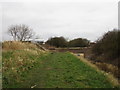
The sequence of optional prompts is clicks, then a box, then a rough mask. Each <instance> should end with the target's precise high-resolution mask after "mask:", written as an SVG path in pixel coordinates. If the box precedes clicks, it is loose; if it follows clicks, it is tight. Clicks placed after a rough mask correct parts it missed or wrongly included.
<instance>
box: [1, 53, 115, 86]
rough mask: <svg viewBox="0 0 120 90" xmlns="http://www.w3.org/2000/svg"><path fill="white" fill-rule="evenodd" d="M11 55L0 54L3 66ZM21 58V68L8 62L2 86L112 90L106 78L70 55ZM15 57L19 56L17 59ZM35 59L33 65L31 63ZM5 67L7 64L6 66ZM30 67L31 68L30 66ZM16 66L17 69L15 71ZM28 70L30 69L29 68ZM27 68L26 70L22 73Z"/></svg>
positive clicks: (41, 55) (29, 55) (26, 56)
mask: <svg viewBox="0 0 120 90" xmlns="http://www.w3.org/2000/svg"><path fill="white" fill-rule="evenodd" d="M16 52H17V51H14V52H5V53H3V63H5V62H6V63H7V61H9V60H10V58H12V60H13V61H14V60H15V58H16V57H15V56H13V55H14V53H16ZM18 52H19V53H18V54H19V55H21V54H20V53H24V54H25V56H24V55H23V56H21V57H22V58H24V59H25V60H27V59H29V60H27V61H25V62H24V63H25V64H24V65H22V66H21V67H18V65H17V66H15V63H16V62H14V63H9V64H8V65H9V68H8V69H7V71H4V72H3V87H7V88H11V87H12V88H18V87H19V88H30V87H32V86H34V87H35V88H113V87H114V86H113V85H112V84H111V83H110V82H109V81H108V79H107V77H106V76H105V75H104V74H103V73H101V72H97V71H96V70H95V69H94V68H92V67H90V66H88V65H87V64H85V63H83V62H82V61H80V60H79V59H78V58H77V57H75V56H74V55H72V54H70V53H68V52H67V53H59V52H55V53H48V54H45V55H43V54H38V55H36V54H32V55H31V54H28V53H27V52H23V51H18ZM17 57H18V56H17ZM32 60H34V61H35V62H32V63H31V62H30V61H32ZM5 65H6V64H5ZM13 66H15V67H16V69H17V70H18V71H19V70H21V71H20V72H21V74H20V73H19V72H16V73H15V72H14V69H13V70H12V69H11V67H13ZM31 66H33V67H31ZM17 67H18V68H17ZM28 67H31V68H30V69H28ZM23 68H26V70H25V71H22V69H23Z"/></svg>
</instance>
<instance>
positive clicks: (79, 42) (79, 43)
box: [68, 38, 90, 47]
mask: <svg viewBox="0 0 120 90" xmlns="http://www.w3.org/2000/svg"><path fill="white" fill-rule="evenodd" d="M89 43H90V41H89V40H87V39H83V38H77V39H74V40H71V41H69V43H68V46H69V47H87V46H89Z"/></svg>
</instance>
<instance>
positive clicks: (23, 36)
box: [8, 24, 34, 41]
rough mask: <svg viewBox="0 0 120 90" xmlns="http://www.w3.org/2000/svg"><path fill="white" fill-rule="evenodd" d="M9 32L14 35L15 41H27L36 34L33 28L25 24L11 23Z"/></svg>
mask: <svg viewBox="0 0 120 90" xmlns="http://www.w3.org/2000/svg"><path fill="white" fill-rule="evenodd" d="M8 33H9V34H10V35H11V36H12V37H13V39H14V40H15V41H17V40H18V41H25V40H28V39H30V38H31V37H32V36H33V35H34V34H33V32H32V29H31V28H29V27H28V26H26V25H24V24H22V25H11V26H10V27H9V29H8Z"/></svg>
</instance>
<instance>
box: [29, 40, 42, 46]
mask: <svg viewBox="0 0 120 90" xmlns="http://www.w3.org/2000/svg"><path fill="white" fill-rule="evenodd" d="M29 41H30V42H32V43H38V44H40V45H42V44H44V40H43V39H30V40H29Z"/></svg>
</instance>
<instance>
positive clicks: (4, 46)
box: [2, 41, 37, 50]
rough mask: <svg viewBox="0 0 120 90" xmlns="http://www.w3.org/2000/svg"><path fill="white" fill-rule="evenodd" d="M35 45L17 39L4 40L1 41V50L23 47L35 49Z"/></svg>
mask: <svg viewBox="0 0 120 90" xmlns="http://www.w3.org/2000/svg"><path fill="white" fill-rule="evenodd" d="M35 48H37V46H36V45H34V44H32V43H25V42H19V41H5V42H3V43H2V49H3V50H21V49H22V50H23V49H35Z"/></svg>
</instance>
